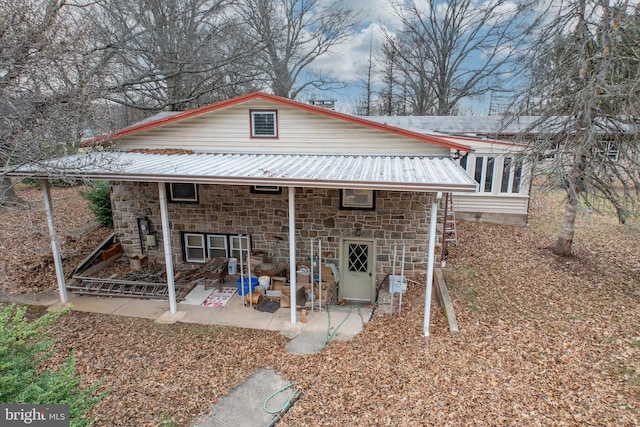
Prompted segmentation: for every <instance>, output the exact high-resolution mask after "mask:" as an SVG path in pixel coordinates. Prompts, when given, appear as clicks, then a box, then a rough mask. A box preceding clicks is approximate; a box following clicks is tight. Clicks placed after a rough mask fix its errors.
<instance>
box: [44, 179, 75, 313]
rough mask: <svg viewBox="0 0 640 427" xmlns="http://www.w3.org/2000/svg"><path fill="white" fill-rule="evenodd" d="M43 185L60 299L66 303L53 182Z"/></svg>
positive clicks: (46, 182)
mask: <svg viewBox="0 0 640 427" xmlns="http://www.w3.org/2000/svg"><path fill="white" fill-rule="evenodd" d="M40 185H41V186H42V194H44V208H45V210H46V212H47V223H48V224H49V238H50V239H51V250H52V252H53V265H54V267H55V269H56V278H57V279H58V291H59V292H60V301H61V302H62V303H63V304H64V303H66V302H67V301H68V298H67V285H66V284H65V281H64V269H63V268H62V256H61V255H60V245H59V244H58V236H57V233H56V226H55V223H54V222H53V207H52V205H51V184H50V183H49V181H48V180H46V179H43V180H41V181H40Z"/></svg>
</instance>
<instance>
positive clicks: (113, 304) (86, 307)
mask: <svg viewBox="0 0 640 427" xmlns="http://www.w3.org/2000/svg"><path fill="white" fill-rule="evenodd" d="M127 302H129V299H128V298H111V297H94V296H87V295H73V294H71V295H69V301H68V303H69V304H71V307H72V309H73V310H75V311H83V312H89V313H100V314H113V313H114V312H115V311H116V310H118V309H119V308H120V307H122V306H123V305H125V304H127Z"/></svg>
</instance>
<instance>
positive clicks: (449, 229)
mask: <svg viewBox="0 0 640 427" xmlns="http://www.w3.org/2000/svg"><path fill="white" fill-rule="evenodd" d="M449 243H450V244H453V245H454V246H456V245H457V244H458V232H457V231H456V214H455V212H454V210H453V194H452V193H447V196H446V198H445V204H444V219H443V226H442V246H443V250H444V248H446V246H447V244H449Z"/></svg>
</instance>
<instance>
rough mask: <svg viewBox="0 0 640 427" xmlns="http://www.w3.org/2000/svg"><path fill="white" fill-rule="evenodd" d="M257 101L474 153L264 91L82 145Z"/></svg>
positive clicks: (448, 142)
mask: <svg viewBox="0 0 640 427" xmlns="http://www.w3.org/2000/svg"><path fill="white" fill-rule="evenodd" d="M255 99H265V100H268V101H271V102H274V103H276V104H280V105H286V106H289V107H293V108H297V109H299V110H305V111H310V112H312V113H316V114H322V115H324V116H328V117H333V118H336V119H339V120H343V121H346V122H350V123H355V124H359V125H362V126H366V127H369V128H373V129H378V130H381V131H384V132H389V133H393V134H396V135H400V136H404V137H407V138H413V139H417V140H420V141H424V142H428V143H431V144H436V145H440V146H443V147H447V148H450V149H453V150H460V151H464V152H469V151H471V147H469V146H467V145H463V144H458V143H455V142H451V141H447V140H445V139H444V138H439V137H437V136H432V135H425V134H422V133H418V132H413V131H409V130H406V129H402V128H397V127H394V126H389V125H385V124H382V123H378V122H373V121H370V120H366V119H363V118H361V117H356V116H351V115H349V114H344V113H339V112H337V111H333V110H329V109H327V108H322V107H316V106H314V105H311V104H305V103H303V102H299V101H294V100H292V99H288V98H283V97H280V96H276V95H270V94H268V93H264V92H251V93H248V94H246V95H241V96H237V97H235V98H231V99H227V100H225V101H220V102H216V103H215V104H210V105H205V106H203V107H199V108H194V109H193V110H189V111H184V112H181V113H177V114H175V115H172V116H169V117H164V118H161V119H157V120H152V121H149V122H144V123H140V124H137V125H134V126H129V127H127V128H124V129H121V130H119V131H115V132H112V133H109V134H105V135H101V136H98V137H95V138H91V139H88V140H85V141H83V142H82V145H83V146H90V145H96V144H99V143H102V142H107V141H111V140H113V139H117V138H122V137H123V136H128V135H132V134H135V133H138V132H142V131H145V130H149V129H153V128H156V127H159V126H163V125H166V124H169V123H174V122H177V121H180V120H184V119H188V118H190V117H195V116H199V115H201V114H205V113H209V112H212V111H217V110H221V109H223V108H227V107H232V106H234V105H238V104H242V103H244V102H247V101H253V100H255Z"/></svg>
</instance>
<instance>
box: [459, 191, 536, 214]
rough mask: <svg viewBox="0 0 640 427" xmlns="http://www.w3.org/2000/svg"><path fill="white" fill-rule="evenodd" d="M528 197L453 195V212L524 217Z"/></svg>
mask: <svg viewBox="0 0 640 427" xmlns="http://www.w3.org/2000/svg"><path fill="white" fill-rule="evenodd" d="M528 205H529V196H526V195H499V196H498V195H495V196H494V195H486V194H454V196H453V208H454V212H482V213H499V214H515V215H521V214H523V215H526V214H527V208H528Z"/></svg>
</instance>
